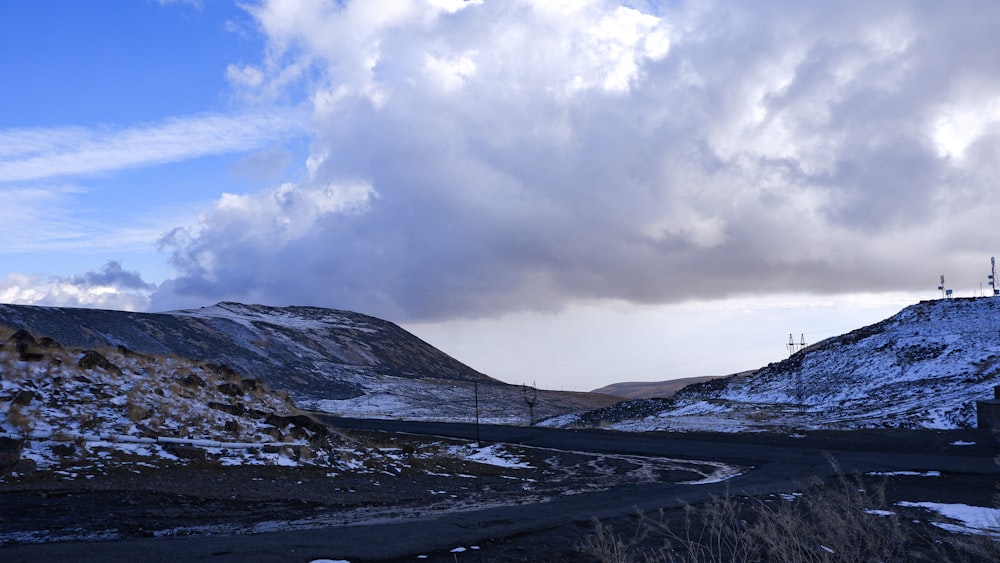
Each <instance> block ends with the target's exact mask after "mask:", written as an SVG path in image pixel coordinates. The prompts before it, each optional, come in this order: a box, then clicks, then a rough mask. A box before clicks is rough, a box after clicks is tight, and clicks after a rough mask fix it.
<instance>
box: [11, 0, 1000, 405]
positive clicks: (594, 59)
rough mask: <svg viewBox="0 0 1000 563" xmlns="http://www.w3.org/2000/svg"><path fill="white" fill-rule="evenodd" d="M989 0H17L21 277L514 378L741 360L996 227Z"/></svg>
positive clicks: (842, 319) (944, 262) (714, 369)
mask: <svg viewBox="0 0 1000 563" xmlns="http://www.w3.org/2000/svg"><path fill="white" fill-rule="evenodd" d="M996 29H1000V4H997V3H993V2H972V1H968V2H966V1H958V2H948V3H942V2H933V1H909V0H907V1H894V0H885V1H881V2H877V3H873V2H865V1H842V0H837V1H821V0H820V1H815V2H798V1H792V0H759V1H755V2H722V1H712V0H672V1H663V2H655V1H648V2H647V1H635V2H614V1H600V0H579V1H575V2H574V1H568V0H502V1H501V0H481V1H474V0H469V1H461V0H380V1H364V2H361V1H350V0H339V1H333V0H247V1H240V2H230V1H228V0H171V1H167V0H158V1H157V0H131V1H129V2H87V3H85V2H75V1H72V0H40V1H38V2H6V3H2V5H0V52H2V53H3V55H2V56H0V76H2V80H3V83H4V88H2V89H0V194H2V196H3V201H4V204H3V205H2V206H0V236H2V238H3V241H4V244H3V245H0V302H7V303H23V304H36V305H54V306H79V307H99V308H110V309H124V310H133V311H150V312H158V311H168V310H176V309H182V308H194V307H202V306H208V305H212V304H214V303H217V302H219V301H224V300H229V301H240V302H244V303H261V304H267V305H276V306H284V305H315V306H324V307H331V308H337V309H347V310H353V311H357V312H361V313H366V314H369V315H373V316H377V317H380V318H384V319H387V320H391V321H393V322H396V323H399V324H400V325H402V326H403V327H404V328H407V329H408V330H411V331H412V332H414V333H415V334H417V335H418V336H420V337H421V338H423V339H424V340H427V341H428V342H430V343H431V344H434V345H435V346H437V347H438V348H440V349H442V350H443V351H445V352H447V353H449V354H451V355H453V356H455V357H456V358H458V359H459V360H462V361H464V362H466V363H468V364H469V365H471V366H472V367H474V368H476V369H478V370H480V371H482V372H484V373H487V374H489V375H491V376H494V377H497V378H499V379H502V380H504V381H508V382H511V383H535V384H537V385H539V386H541V387H546V388H553V389H571V390H588V389H593V388H596V387H600V386H602V385H605V384H608V383H612V382H616V381H656V380H666V379H673V378H678V377H689V376H699V375H722V374H728V373H734V372H737V371H742V370H746V369H754V368H757V367H761V366H763V365H765V364H767V363H769V362H772V361H778V360H780V359H782V358H783V357H785V356H786V355H787V351H786V348H785V344H787V341H788V336H789V334H793V335H794V339H795V340H796V341H799V340H800V338H802V337H803V336H804V338H805V339H806V340H807V341H809V342H815V341H818V340H820V339H822V338H826V337H829V336H835V335H838V334H841V333H843V332H847V331H849V330H851V329H854V328H858V327H860V326H864V325H866V324H870V323H873V322H876V321H879V320H881V319H883V318H886V317H888V316H890V315H892V314H894V313H895V312H897V311H899V310H900V309H902V308H903V307H905V306H906V305H909V304H912V303H915V302H917V301H919V300H921V299H933V298H938V297H941V292H940V291H939V290H938V286H939V285H940V276H942V275H943V276H945V279H946V281H945V286H946V287H947V288H949V289H952V290H953V291H954V295H955V296H958V297H971V296H974V295H980V294H987V295H988V294H989V293H990V291H991V289H990V288H989V286H988V280H987V276H988V275H989V274H990V257H991V256H995V255H997V254H1000V228H998V226H997V225H998V224H1000V222H998V221H997V220H996V217H997V216H998V215H1000V213H998V212H1000V199H998V197H997V193H998V192H997V188H996V186H997V177H998V167H1000V159H998V158H997V156H998V155H997V153H998V148H1000V128H998V125H1000V49H998V48H997V47H998V45H997V41H998V40H997V39H996V38H995V36H996V34H995V33H994V31H995V30H996Z"/></svg>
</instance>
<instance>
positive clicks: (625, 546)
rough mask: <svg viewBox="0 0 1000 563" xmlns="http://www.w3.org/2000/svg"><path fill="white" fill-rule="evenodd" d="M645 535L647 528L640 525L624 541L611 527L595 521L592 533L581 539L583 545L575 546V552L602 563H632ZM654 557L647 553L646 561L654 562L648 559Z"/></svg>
mask: <svg viewBox="0 0 1000 563" xmlns="http://www.w3.org/2000/svg"><path fill="white" fill-rule="evenodd" d="M647 533H648V527H647V526H645V525H643V524H642V523H640V525H639V526H637V527H636V530H635V533H634V534H633V535H632V537H631V538H627V539H625V538H622V537H621V536H619V535H617V534H615V530H614V528H613V527H612V526H610V525H609V524H604V523H602V522H601V521H600V520H597V519H595V520H594V531H593V532H592V533H590V534H587V536H586V537H584V538H583V543H581V544H580V545H578V546H577V550H578V551H579V552H580V553H583V554H584V555H589V556H591V557H594V558H596V559H597V560H598V561H601V562H602V563H632V562H633V561H638V559H636V557H637V555H636V551H637V550H638V546H639V544H641V543H642V541H643V540H645V539H646V535H647ZM654 555H655V554H654V553H649V554H648V556H647V557H646V560H647V561H653V560H655V559H651V558H650V557H651V556H654Z"/></svg>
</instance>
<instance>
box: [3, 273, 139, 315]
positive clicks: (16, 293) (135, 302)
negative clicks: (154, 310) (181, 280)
mask: <svg viewBox="0 0 1000 563" xmlns="http://www.w3.org/2000/svg"><path fill="white" fill-rule="evenodd" d="M155 288H156V286H154V285H152V284H148V283H146V282H144V281H143V280H142V278H141V277H140V275H139V274H138V272H129V271H125V270H123V269H122V267H121V264H120V263H118V262H114V261H112V262H107V263H106V264H104V266H102V267H101V268H100V269H99V270H96V271H92V272H86V273H84V274H79V275H74V276H68V277H61V276H46V275H40V274H8V275H7V277H6V278H5V279H0V302H2V303H15V304H19V305H45V306H50V307H87V308H95V309H113V310H121V311H144V310H145V309H146V308H147V307H148V306H149V301H150V294H151V292H152V291H153V290H154V289H155Z"/></svg>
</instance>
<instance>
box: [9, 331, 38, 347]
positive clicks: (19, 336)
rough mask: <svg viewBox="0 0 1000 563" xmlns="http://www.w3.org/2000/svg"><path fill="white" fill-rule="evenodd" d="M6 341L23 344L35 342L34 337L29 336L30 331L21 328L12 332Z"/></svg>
mask: <svg viewBox="0 0 1000 563" xmlns="http://www.w3.org/2000/svg"><path fill="white" fill-rule="evenodd" d="M7 342H17V343H22V342H23V343H25V344H37V342H36V341H35V337H34V336H31V333H30V332H28V331H26V330H24V329H23V328H22V329H20V330H18V331H17V332H15V333H14V334H12V335H10V338H8V339H7Z"/></svg>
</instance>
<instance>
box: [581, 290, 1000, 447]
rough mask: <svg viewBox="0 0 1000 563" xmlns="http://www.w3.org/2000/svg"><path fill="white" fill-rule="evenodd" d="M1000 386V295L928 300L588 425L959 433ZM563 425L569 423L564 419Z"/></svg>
mask: <svg viewBox="0 0 1000 563" xmlns="http://www.w3.org/2000/svg"><path fill="white" fill-rule="evenodd" d="M995 385H1000V298H970V299H946V300H936V301H922V302H920V303H918V304H916V305H912V306H910V307H907V308H905V309H903V310H902V311H901V312H899V313H898V314H896V315H895V316H893V317H891V318H889V319H886V320H884V321H882V322H879V323H876V324H873V325H871V326H867V327H864V328H861V329H858V330H855V331H852V332H849V333H847V334H844V335H841V336H837V337H834V338H829V339H827V340H824V341H822V342H819V343H817V344H814V345H812V346H809V347H807V348H805V349H803V350H800V351H798V352H796V353H795V354H793V355H791V356H790V357H789V358H788V359H786V360H784V361H781V362H777V363H773V364H770V365H768V366H766V367H764V368H761V369H759V370H756V371H753V372H748V373H744V374H739V375H734V376H730V377H728V378H723V379H716V380H712V381H709V382H705V383H701V384H696V385H691V386H688V387H686V388H684V389H682V390H681V391H679V392H678V393H677V395H676V396H675V397H674V398H673V399H671V400H667V401H652V402H651V401H637V402H631V403H623V404H621V405H617V406H615V407H612V408H609V409H605V410H602V411H596V412H592V413H589V414H588V415H587V416H586V417H585V418H584V421H586V422H599V421H603V422H604V423H608V422H613V423H614V424H613V426H615V427H617V428H619V429H625V430H656V429H664V430H666V429H683V430H695V429H697V430H733V431H736V430H754V429H759V430H763V429H777V428H801V429H809V428H831V429H834V428H843V429H851V428H878V427H906V428H962V427H971V426H975V423H976V404H975V402H976V401H977V400H985V399H992V398H993V386H995ZM564 422H566V421H565V420H564Z"/></svg>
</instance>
